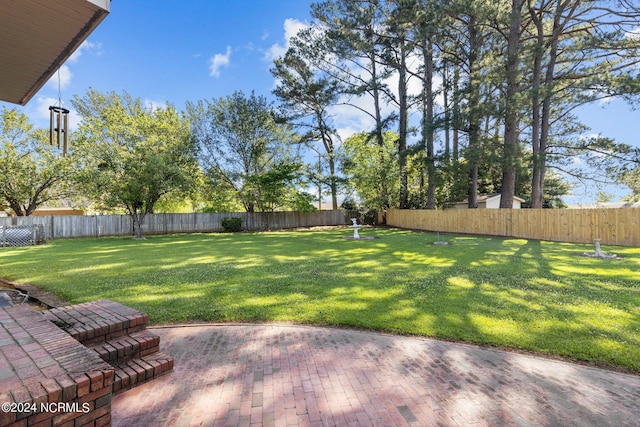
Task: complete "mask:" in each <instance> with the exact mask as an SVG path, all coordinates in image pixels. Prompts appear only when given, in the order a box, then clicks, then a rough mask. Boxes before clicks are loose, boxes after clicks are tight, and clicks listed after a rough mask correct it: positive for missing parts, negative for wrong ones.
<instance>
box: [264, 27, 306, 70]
mask: <svg viewBox="0 0 640 427" xmlns="http://www.w3.org/2000/svg"><path fill="white" fill-rule="evenodd" d="M282 27H283V29H284V37H283V39H284V43H283V44H280V43H275V44H273V45H271V47H270V48H269V49H267V51H266V52H265V54H264V59H265V60H266V61H269V62H271V61H273V60H274V59H276V58H280V57H282V56H284V54H285V53H286V52H287V49H289V43H290V40H291V38H292V37H294V36H295V35H296V34H298V32H299V31H300V30H304V29H305V28H308V27H309V25H308V24H305V23H304V22H302V21H298V20H297V19H293V18H287V19H285V20H284V25H283V26H282Z"/></svg>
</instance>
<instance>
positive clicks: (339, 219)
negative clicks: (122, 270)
mask: <svg viewBox="0 0 640 427" xmlns="http://www.w3.org/2000/svg"><path fill="white" fill-rule="evenodd" d="M354 215H355V216H357V215H358V213H357V212H351V211H344V210H335V211H315V212H264V213H263V212H260V213H255V212H254V213H250V212H229V213H188V214H149V215H147V216H146V217H145V218H144V221H143V223H142V233H143V234H172V233H206V232H217V231H223V228H222V225H221V221H222V219H223V218H241V219H242V229H243V230H249V231H260V230H280V229H287V228H297V227H317V226H333V225H346V224H351V221H350V220H349V218H351V217H352V216H354ZM34 224H41V225H42V226H43V228H44V234H45V239H47V240H49V239H63V238H75V237H103V236H130V235H131V234H132V230H133V227H132V224H131V217H130V216H128V215H82V216H28V217H17V218H16V217H14V218H0V226H3V225H6V226H9V225H24V226H30V225H34Z"/></svg>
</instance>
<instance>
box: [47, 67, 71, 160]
mask: <svg viewBox="0 0 640 427" xmlns="http://www.w3.org/2000/svg"><path fill="white" fill-rule="evenodd" d="M68 135H69V110H67V109H66V108H64V107H63V106H62V94H61V92H60V70H58V104H57V105H52V106H50V107H49V145H57V146H58V149H60V148H62V155H63V156H66V155H67V149H68V147H69V137H68Z"/></svg>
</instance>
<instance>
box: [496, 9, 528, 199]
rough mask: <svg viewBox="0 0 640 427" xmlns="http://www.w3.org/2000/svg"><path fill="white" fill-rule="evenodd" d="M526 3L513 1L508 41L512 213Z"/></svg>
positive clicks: (505, 186)
mask: <svg viewBox="0 0 640 427" xmlns="http://www.w3.org/2000/svg"><path fill="white" fill-rule="evenodd" d="M523 4H524V0H512V1H511V22H510V26H509V37H508V41H507V70H506V81H507V88H506V98H505V105H506V114H505V121H504V152H503V163H502V185H501V190H500V193H501V198H500V208H501V209H512V208H513V199H514V197H515V191H516V167H517V163H518V158H517V155H518V149H517V148H518V147H517V145H518V126H519V123H520V120H519V117H518V101H517V95H518V86H519V81H518V65H519V47H520V26H521V25H520V24H521V22H522V6H523Z"/></svg>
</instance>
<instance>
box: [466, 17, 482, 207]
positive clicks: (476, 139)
mask: <svg viewBox="0 0 640 427" xmlns="http://www.w3.org/2000/svg"><path fill="white" fill-rule="evenodd" d="M467 29H468V31H469V58H468V59H469V88H468V94H467V96H468V99H469V133H468V135H469V146H468V147H467V150H466V153H465V157H466V158H467V160H468V162H469V175H468V177H469V181H468V183H467V197H468V207H469V209H476V208H477V207H478V164H479V162H480V145H481V141H480V120H481V117H480V108H481V106H480V70H479V65H478V52H479V51H480V46H479V41H478V30H477V28H476V20H475V18H474V17H473V16H471V17H469V23H468V25H467Z"/></svg>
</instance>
